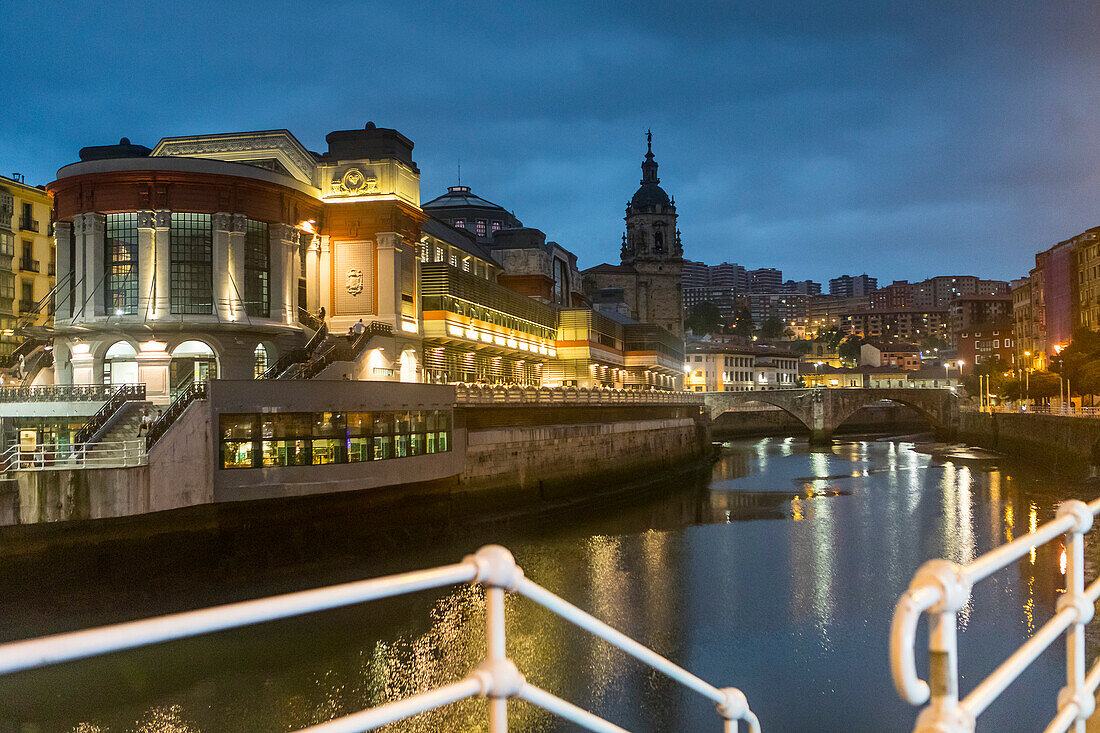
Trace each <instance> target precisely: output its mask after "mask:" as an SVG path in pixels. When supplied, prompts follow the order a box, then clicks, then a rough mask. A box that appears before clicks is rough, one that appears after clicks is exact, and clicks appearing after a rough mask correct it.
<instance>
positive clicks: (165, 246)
mask: <svg viewBox="0 0 1100 733" xmlns="http://www.w3.org/2000/svg"><path fill="white" fill-rule="evenodd" d="M153 224H154V225H155V227H156V230H155V232H154V234H153V250H152V252H153V261H152V266H153V277H154V278H155V282H156V288H155V290H156V300H155V301H154V304H153V310H155V311H156V313H157V319H158V320H159V319H164V318H168V317H170V316H171V315H172V310H171V305H172V299H171V296H172V233H171V226H172V212H170V211H168V210H167V209H161V210H159V211H157V212H156V216H155V217H154V221H153Z"/></svg>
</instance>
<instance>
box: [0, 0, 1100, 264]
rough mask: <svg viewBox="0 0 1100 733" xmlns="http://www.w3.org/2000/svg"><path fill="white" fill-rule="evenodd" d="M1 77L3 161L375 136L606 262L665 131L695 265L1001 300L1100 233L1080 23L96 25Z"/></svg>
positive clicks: (839, 10)
mask: <svg viewBox="0 0 1100 733" xmlns="http://www.w3.org/2000/svg"><path fill="white" fill-rule="evenodd" d="M5 15H6V18H7V20H8V23H7V25H8V27H9V28H20V29H21V36H22V37H24V38H36V39H42V41H43V42H42V43H41V44H40V45H38V46H36V52H35V53H19V54H12V55H10V56H9V60H10V64H9V67H8V73H7V74H5V76H4V80H3V81H2V82H0V89H2V90H3V91H4V92H6V97H7V98H8V99H10V100H13V101H14V102H15V104H14V106H13V107H9V113H8V114H7V115H5V116H4V117H3V118H0V165H2V166H5V167H6V169H8V170H12V171H15V170H18V171H22V172H23V173H25V174H26V175H27V178H28V180H32V181H34V182H43V183H44V182H46V181H48V180H50V179H51V178H52V175H53V172H54V171H55V170H56V169H57V168H58V167H59V166H61V165H63V164H65V163H67V162H70V161H71V160H73V159H74V158H75V157H76V151H77V150H78V149H79V148H80V147H81V146H83V145H89V144H102V143H105V142H111V141H113V140H116V139H117V138H119V137H121V136H122V135H127V136H129V137H131V138H132V139H134V140H135V141H138V142H143V143H145V144H152V143H153V142H155V141H156V140H157V139H159V138H160V137H163V136H166V135H180V134H188V133H195V132H216V131H228V130H244V129H263V128H271V127H287V128H289V129H291V130H292V131H293V132H294V133H295V134H296V135H297V136H298V137H299V138H300V139H301V140H302V141H303V142H304V143H305V144H306V145H307V146H309V147H311V148H313V149H321V148H323V147H324V135H325V133H327V132H328V131H330V130H333V129H346V128H349V127H358V126H361V125H362V124H364V123H365V122H366V121H367V120H368V119H370V120H374V121H376V122H377V123H378V124H380V125H385V126H392V127H397V128H398V129H400V130H402V131H403V132H404V133H405V134H407V135H408V136H409V137H411V138H412V139H413V140H414V141H415V142H416V145H417V148H416V154H417V155H416V157H417V160H418V162H419V163H420V166H421V168H422V170H423V177H422V196H423V197H424V198H425V199H429V198H432V197H434V196H435V195H437V194H438V193H439V192H442V191H443V190H444V188H445V186H446V185H448V184H452V183H454V181H455V180H456V178H457V168H458V163H459V160H461V164H462V178H463V182H464V183H468V184H469V185H471V186H473V187H474V188H475V190H476V191H477V192H478V193H480V194H481V195H483V196H485V197H487V198H489V199H491V200H494V201H497V202H498V203H501V204H503V205H505V206H507V207H509V208H512V209H514V210H515V211H516V213H517V214H518V215H519V216H520V217H521V218H522V219H523V220H524V222H526V223H528V224H530V225H533V226H538V227H540V228H542V229H544V230H545V231H546V232H547V234H548V235H549V236H550V237H551V238H554V239H557V240H558V241H561V242H562V243H563V244H565V245H566V246H568V247H570V248H572V249H574V250H575V251H576V252H577V253H578V254H579V255H580V257H581V261H582V264H584V265H591V264H596V263H597V262H600V261H603V260H613V259H614V258H615V257H616V256H617V252H618V242H619V236H620V234H621V230H622V221H621V217H622V213H623V207H624V205H625V203H626V201H627V199H628V198H629V197H630V195H631V194H632V193H633V190H634V187H635V186H636V185H637V178H638V177H639V175H640V172H639V169H638V165H639V163H640V162H641V155H642V153H643V152H644V145H643V138H642V133H643V132H644V130H645V129H646V128H648V127H652V128H653V130H654V136H655V143H654V144H655V152H656V153H657V156H658V160H659V161H660V163H661V170H660V173H661V177H662V179H663V182H664V185H665V187H666V188H667V189H668V191H669V192H670V193H671V194H673V195H674V196H675V197H676V200H677V204H678V206H679V211H680V215H681V216H680V228H681V229H682V230H683V239H684V244H685V247H686V249H687V254H688V256H689V257H692V258H695V259H704V260H707V261H711V262H717V261H722V260H731V261H735V262H739V263H741V264H745V265H748V266H754V267H758V266H777V267H781V268H783V269H784V271H785V272H786V273H787V274H788V275H790V276H791V277H796V278H805V277H811V278H815V279H827V278H828V277H830V276H834V275H836V274H838V273H840V272H853V273H857V272H863V271H867V272H870V273H871V274H874V275H877V276H878V277H880V279H883V280H889V279H892V278H910V279H913V278H921V277H924V276H926V275H930V274H937V273H941V272H960V273H961V272H974V273H980V274H984V275H988V276H996V277H1005V278H1007V277H1012V276H1015V275H1018V274H1020V273H1022V272H1024V271H1026V270H1027V268H1028V267H1029V266H1030V262H1031V259H1032V255H1033V253H1034V252H1035V251H1036V250H1038V249H1040V248H1045V247H1047V246H1050V245H1051V244H1053V243H1054V242H1056V241H1058V240H1059V239H1062V238H1065V237H1068V236H1071V235H1073V234H1075V233H1077V232H1079V231H1081V230H1083V229H1086V228H1088V227H1091V226H1095V225H1096V224H1100V221H1097V215H1096V209H1097V207H1096V202H1097V192H1098V190H1100V188H1098V187H1100V173H1098V171H1100V145H1098V144H1100V121H1098V116H1097V115H1096V113H1095V110H1096V109H1097V105H1098V102H1100V75H1097V74H1096V73H1095V70H1096V69H1097V68H1100V64H1098V62H1100V44H1096V42H1095V39H1096V35H1097V30H1098V28H1100V9H1098V7H1097V6H1096V5H1095V4H1091V3H1075V4H1068V3H1067V4H1059V5H1057V6H1052V5H1050V4H1041V3H1037V2H1036V3H1024V2H1008V3H1006V2H968V3H946V2H924V3H904V2H896V3H884V2H881V0H868V1H866V2H860V1H846V2H826V1H822V2H812V3H811V2H805V3H782V2H737V3H720V2H690V1H689V2H677V3H668V2H635V3H629V4H626V3H592V2H583V3H582V2H575V3H573V2H570V3H553V2H547V3H517V4H511V3H478V2H467V3H421V4H416V3H412V4H409V3H407V4H404V5H394V4H382V3H368V2H362V1H360V0H350V1H348V2H339V3H334V2H314V3H312V4H309V5H303V4H301V3H298V2H294V3H291V2H255V3H228V2H209V1H207V2H201V1H200V2H190V3H186V4H185V3H167V2H166V3H146V2H133V3H112V4H100V3H84V4H79V5H74V4H64V5H63V6H59V8H54V7H51V8H45V7H44V6H42V5H41V3H31V2H23V0H8V1H7V2H5Z"/></svg>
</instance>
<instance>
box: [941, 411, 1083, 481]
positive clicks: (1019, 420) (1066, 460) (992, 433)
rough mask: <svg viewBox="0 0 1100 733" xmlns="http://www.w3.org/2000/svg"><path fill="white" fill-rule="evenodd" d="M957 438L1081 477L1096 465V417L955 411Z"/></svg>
mask: <svg viewBox="0 0 1100 733" xmlns="http://www.w3.org/2000/svg"><path fill="white" fill-rule="evenodd" d="M959 440H962V441H964V442H967V443H972V444H974V445H978V446H982V447H983V448H989V449H990V450H995V451H1000V452H1002V453H1006V454H1008V455H1011V456H1016V457H1019V458H1026V459H1028V460H1031V461H1035V462H1038V463H1041V464H1042V465H1043V466H1044V467H1046V468H1049V469H1051V470H1054V471H1057V472H1058V473H1062V474H1066V475H1071V476H1081V475H1088V474H1091V473H1094V472H1095V470H1096V467H1097V466H1100V420H1097V419H1095V418H1087V417H1062V416H1059V415H1036V414H1033V413H995V414H993V415H989V414H986V413H980V412H960V413H959Z"/></svg>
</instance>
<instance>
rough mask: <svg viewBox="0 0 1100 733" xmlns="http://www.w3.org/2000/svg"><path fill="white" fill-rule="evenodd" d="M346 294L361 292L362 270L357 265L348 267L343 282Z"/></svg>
mask: <svg viewBox="0 0 1100 733" xmlns="http://www.w3.org/2000/svg"><path fill="white" fill-rule="evenodd" d="M345 287H346V288H347V291H348V295H359V293H361V292H363V271H362V270H360V269H359V268H358V267H351V268H348V275H347V281H346V283H345Z"/></svg>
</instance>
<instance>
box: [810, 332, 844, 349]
mask: <svg viewBox="0 0 1100 733" xmlns="http://www.w3.org/2000/svg"><path fill="white" fill-rule="evenodd" d="M846 335H847V334H846V333H844V331H842V330H840V329H839V328H837V327H836V326H833V327H832V328H826V329H825V330H824V331H821V332H819V333H818V334H817V336H816V337H814V341H823V342H824V343H826V344H827V345H828V346H829V349H830V350H832V349H836V348H838V347H839V346H840V342H841V341H843V340H844V337H845V336H846Z"/></svg>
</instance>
